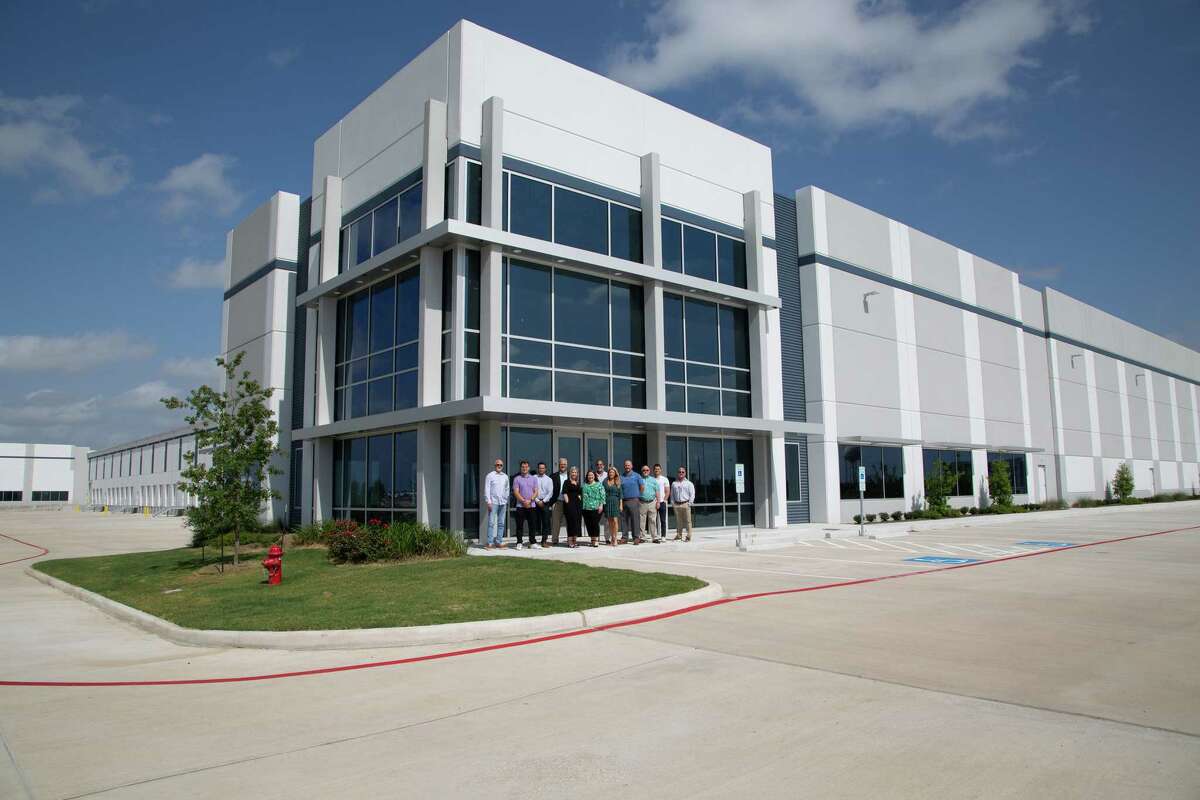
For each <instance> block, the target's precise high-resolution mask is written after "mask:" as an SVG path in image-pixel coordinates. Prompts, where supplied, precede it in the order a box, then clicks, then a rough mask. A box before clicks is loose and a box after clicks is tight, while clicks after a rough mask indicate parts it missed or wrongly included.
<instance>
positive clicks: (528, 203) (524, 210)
mask: <svg viewBox="0 0 1200 800" xmlns="http://www.w3.org/2000/svg"><path fill="white" fill-rule="evenodd" d="M550 197H551V187H550V184H548V183H542V182H541V181H535V180H530V179H529V178H526V177H523V176H521V175H512V176H510V178H509V201H508V226H509V228H508V229H509V230H510V231H512V232H513V233H520V234H524V235H525V236H533V237H536V238H538V239H545V240H547V241H549V240H550Z"/></svg>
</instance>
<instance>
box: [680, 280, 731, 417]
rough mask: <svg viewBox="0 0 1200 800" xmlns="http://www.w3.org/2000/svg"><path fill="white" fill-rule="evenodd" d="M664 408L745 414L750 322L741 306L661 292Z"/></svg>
mask: <svg viewBox="0 0 1200 800" xmlns="http://www.w3.org/2000/svg"><path fill="white" fill-rule="evenodd" d="M663 344H664V345H665V351H666V361H665V373H666V381H667V386H666V390H667V410H668V411H687V412H689V413H693V414H723V415H724V416H730V417H748V416H750V412H751V398H750V323H749V315H748V314H747V312H746V310H745V309H744V308H736V307H734V306H726V305H721V304H719V303H710V302H708V301H707V300H693V299H691V298H686V299H685V298H683V297H681V296H679V295H677V294H670V293H665V294H663Z"/></svg>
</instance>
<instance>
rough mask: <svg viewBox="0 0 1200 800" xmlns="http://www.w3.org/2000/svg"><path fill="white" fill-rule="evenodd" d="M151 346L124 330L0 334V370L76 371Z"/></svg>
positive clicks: (148, 351) (141, 353)
mask: <svg viewBox="0 0 1200 800" xmlns="http://www.w3.org/2000/svg"><path fill="white" fill-rule="evenodd" d="M152 352H154V348H153V346H151V345H150V344H148V343H146V342H142V341H138V340H136V339H134V338H132V337H131V336H129V335H128V334H126V333H123V332H121V331H114V332H111V333H85V334H79V335H76V336H0V370H3V369H9V370H29V371H32V370H45V371H53V370H63V371H66V372H79V371H82V370H86V369H92V368H94V367H98V366H102V365H104V364H109V363H112V362H114V361H128V360H132V359H139V358H145V357H146V356H148V355H150V354H151V353H152Z"/></svg>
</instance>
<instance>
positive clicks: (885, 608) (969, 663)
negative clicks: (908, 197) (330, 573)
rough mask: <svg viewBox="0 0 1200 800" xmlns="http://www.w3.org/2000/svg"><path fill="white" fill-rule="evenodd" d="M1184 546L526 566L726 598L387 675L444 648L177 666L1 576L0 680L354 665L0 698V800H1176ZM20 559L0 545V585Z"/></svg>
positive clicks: (1026, 545)
mask: <svg viewBox="0 0 1200 800" xmlns="http://www.w3.org/2000/svg"><path fill="white" fill-rule="evenodd" d="M1195 526H1200V504H1195V505H1193V504H1191V503H1180V504H1172V505H1164V506H1156V507H1144V508H1138V509H1135V510H1125V509H1119V510H1116V511H1106V512H1101V513H1094V514H1076V513H1068V514H1041V515H1022V516H1019V517H1014V518H1012V519H1011V520H1005V521H1004V522H1003V523H1002V524H992V525H970V526H961V527H954V528H944V529H939V530H929V531H921V532H908V533H906V532H903V531H895V530H890V531H889V534H895V533H898V534H900V535H888V536H887V537H886V538H879V539H874V540H870V539H859V538H858V537H854V536H849V537H847V536H839V537H838V538H834V539H831V540H822V539H814V540H807V541H803V542H800V543H797V544H793V545H791V546H788V547H785V548H781V549H778V550H765V551H756V552H750V553H740V552H737V551H736V550H735V549H734V548H733V547H732V546H731V545H730V544H728V543H718V542H710V543H706V544H701V545H699V546H694V547H691V548H687V549H680V548H676V547H674V546H672V545H658V546H655V545H644V546H641V547H636V548H634V547H629V546H625V547H621V548H617V549H616V550H615V551H614V550H609V549H600V550H596V551H593V550H591V549H590V548H585V549H580V550H576V551H566V550H562V549H557V550H554V551H550V552H547V551H534V553H535V554H534V555H532V557H539V558H543V557H560V558H573V559H576V558H577V559H580V560H586V561H588V562H589V563H596V564H597V565H604V566H620V567H626V568H630V569H642V570H661V571H671V572H685V573H687V574H694V575H698V576H700V577H702V578H705V579H708V580H712V581H716V582H718V583H720V584H721V585H722V587H724V589H725V591H726V594H727V595H728V596H730V597H733V598H737V599H736V600H734V601H733V602H728V603H725V604H722V605H719V606H715V607H709V608H705V609H701V610H697V611H694V612H691V613H684V614H679V615H676V616H672V617H670V618H667V619H661V620H656V621H648V622H645V623H643V624H637V625H631V626H626V627H621V628H617V629H613V630H607V631H600V632H595V633H590V634H585V635H581V636H573V637H569V638H563V639H557V640H554V641H545V642H538V643H532V644H526V645H519V646H514V647H509V648H505V649H499V650H491V651H487V652H475V653H466V654H463V655H459V656H453V657H447V658H439V659H435V660H427V661H420V662H416V663H408V664H401V665H392V666H371V665H372V664H373V663H375V662H379V661H385V660H395V659H398V658H407V657H412V656H420V655H430V654H435V653H439V652H444V651H447V650H453V649H454V648H453V647H445V646H443V647H440V648H439V647H426V648H397V649H389V650H373V651H363V650H358V651H350V652H337V651H323V652H278V651H272V652H268V651H255V650H222V649H204V648H188V647H181V646H177V645H173V644H170V643H167V642H165V641H162V640H159V639H156V638H154V637H152V636H150V635H148V634H145V633H143V632H141V631H139V630H136V629H133V628H129V627H127V626H124V625H122V624H121V623H118V622H115V621H113V620H111V619H110V618H108V617H106V616H104V615H103V614H101V613H99V612H98V611H96V610H94V609H92V608H90V607H88V606H85V605H83V604H81V603H79V602H78V601H76V600H73V599H71V598H69V597H66V596H65V595H62V594H61V593H58V592H56V591H55V590H52V589H50V588H48V587H45V586H43V585H41V584H38V583H36V582H34V581H33V580H31V579H29V578H28V577H27V576H25V575H24V574H23V572H22V567H23V563H27V562H23V563H14V564H8V565H4V566H0V653H2V654H3V655H2V656H0V680H9V681H40V680H66V681H156V680H185V681H186V680H196V679H210V678H218V677H220V678H229V677H247V676H257V675H264V674H274V673H283V672H289V671H294V670H305V669H312V668H321V667H340V666H351V665H353V666H363V667H364V668H361V669H352V670H348V671H340V672H333V673H328V674H321V675H309V676H303V677H294V678H280V679H273V680H262V681H249V682H235V683H221V684H185V685H180V686H137V685H132V686H92V687H43V686H11V685H10V686H0V736H2V737H3V739H4V744H5V747H6V751H7V755H5V754H2V753H0V758H3V759H7V760H6V761H0V796H3V797H8V796H14V797H21V796H34V797H85V796H103V797H209V796H218V795H222V796H231V795H233V796H240V795H242V794H251V793H253V794H255V795H258V796H266V797H283V796H297V795H300V796H314V797H315V796H338V797H360V796H362V797H366V796H377V795H380V794H384V795H388V794H393V795H394V794H401V793H403V794H405V795H416V796H475V795H481V794H487V795H489V796H494V797H529V796H535V797H559V796H573V797H601V796H610V795H612V794H613V793H614V792H621V793H623V794H625V795H628V796H634V797H650V796H653V797H695V796H700V797H735V796H746V795H748V794H756V795H760V796H766V797H796V796H800V795H805V796H821V797H860V796H864V795H870V796H885V797H931V796H939V797H1029V796H1036V797H1084V796H1086V797H1114V798H1117V797H1120V798H1128V797H1139V798H1141V797H1181V798H1194V797H1196V796H1198V795H1200V677H1198V675H1197V670H1196V669H1195V664H1196V663H1197V662H1198V660H1200V602H1198V601H1200V568H1198V567H1197V564H1198V563H1200V528H1197V527H1195ZM885 530H887V529H882V528H880V529H879V530H878V532H879V533H880V534H882V533H883V532H884V531H885ZM0 533H4V534H6V535H9V536H14V537H18V538H20V539H22V540H24V541H26V542H29V543H31V544H35V545H39V546H41V547H46V548H48V549H50V551H51V556H54V555H65V554H68V553H69V554H80V553H82V552H101V551H106V552H108V551H120V550H123V549H124V550H132V549H149V548H150V547H165V546H174V545H177V544H178V542H179V540H181V539H182V538H183V535H182V533H181V532H180V531H179V530H178V527H177V523H171V522H169V521H165V520H141V519H125V520H121V519H114V518H97V517H94V516H92V515H86V514H85V515H79V514H76V515H70V514H63V515H34V514H4V515H0ZM1129 537H1140V538H1129ZM1074 545H1084V546H1079V547H1076V546H1074ZM32 553H34V551H33V550H30V549H29V548H28V547H27V546H25V545H20V544H18V543H14V542H12V541H11V540H0V562H4V561H8V560H10V559H15V558H21V557H25V556H28V555H30V554H32ZM526 557H530V556H528V555H527V556H526ZM914 559H919V560H914ZM931 559H932V561H931ZM947 560H948V561H947ZM65 765H70V767H69V768H66V766H65Z"/></svg>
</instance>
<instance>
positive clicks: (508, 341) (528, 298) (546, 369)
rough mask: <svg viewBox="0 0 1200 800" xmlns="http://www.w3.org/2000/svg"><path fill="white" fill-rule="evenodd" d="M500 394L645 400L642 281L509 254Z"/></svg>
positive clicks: (602, 401)
mask: <svg viewBox="0 0 1200 800" xmlns="http://www.w3.org/2000/svg"><path fill="white" fill-rule="evenodd" d="M503 291H504V309H503V325H502V327H503V331H504V334H505V335H504V338H503V344H502V347H501V350H502V361H503V366H502V384H503V386H502V389H503V393H504V396H505V397H520V398H526V399H530V400H551V399H553V400H555V401H557V402H564V403H588V404H593V405H603V406H607V405H612V406H620V407H624V408H645V407H646V357H645V352H646V343H645V325H644V322H643V319H644V317H643V314H644V306H643V301H642V287H640V286H634V285H632V284H626V283H622V282H620V281H612V280H607V279H605V278H598V277H594V276H591V275H586V274H584V273H580V272H574V271H571V270H565V269H558V268H554V267H548V266H543V265H540V264H532V263H529V262H525V261H519V260H517V259H509V260H507V261H506V264H505V270H504V290H503Z"/></svg>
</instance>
